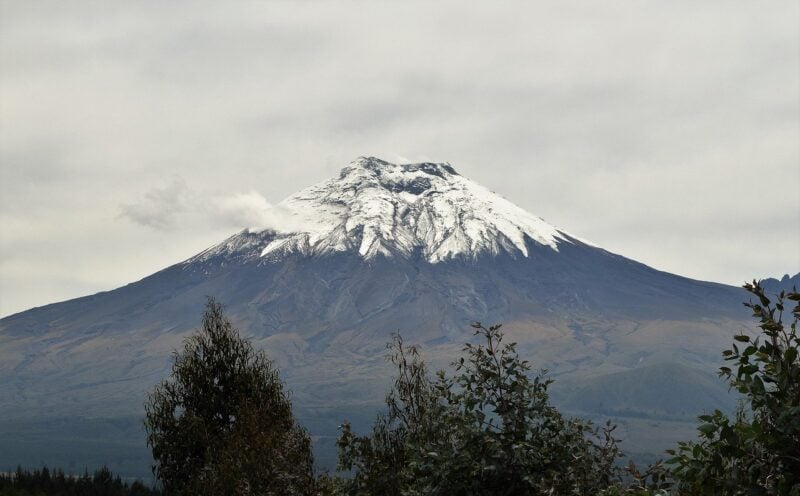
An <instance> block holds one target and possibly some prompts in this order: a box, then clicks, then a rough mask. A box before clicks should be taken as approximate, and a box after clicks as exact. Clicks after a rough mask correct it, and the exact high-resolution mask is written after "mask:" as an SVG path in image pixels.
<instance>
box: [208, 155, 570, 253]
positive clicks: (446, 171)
mask: <svg viewBox="0 0 800 496" xmlns="http://www.w3.org/2000/svg"><path fill="white" fill-rule="evenodd" d="M277 209H279V210H281V211H282V214H283V216H284V217H286V218H287V223H286V224H287V225H289V226H293V227H292V228H288V229H285V228H284V229H276V228H274V227H273V228H258V227H256V228H250V229H248V230H246V231H244V232H242V233H239V234H238V235H236V236H234V237H232V238H230V239H228V240H226V241H225V242H223V243H222V244H220V245H218V246H216V247H213V248H211V249H210V250H207V251H206V252H204V253H203V254H201V258H202V257H209V256H215V255H219V254H222V253H229V254H230V253H238V254H240V255H245V256H250V257H255V256H260V257H264V258H266V259H269V260H273V261H279V260H281V259H283V258H284V257H285V256H286V255H288V254H290V253H302V254H305V255H325V254H332V253H336V252H357V253H358V254H359V255H360V256H361V257H363V258H365V259H368V260H369V259H372V258H374V257H376V256H379V255H381V256H385V257H393V256H401V257H405V258H410V257H416V256H419V257H422V258H424V259H425V260H427V261H428V262H431V263H437V262H442V261H445V260H449V259H453V258H462V259H476V258H478V257H479V256H481V255H497V254H499V253H507V254H510V255H512V256H522V257H527V256H528V243H529V242H534V243H537V244H539V245H542V246H547V247H549V248H551V249H553V250H555V251H558V245H559V244H560V243H564V242H567V243H570V242H572V241H571V239H573V238H572V237H571V236H569V235H567V234H565V233H563V232H562V231H559V230H558V229H556V228H555V227H553V226H551V225H550V224H548V223H546V222H545V221H544V220H542V219H540V218H539V217H536V216H534V215H531V214H530V213H528V212H526V211H525V210H523V209H521V208H519V207H518V206H516V205H514V204H513V203H511V202H510V201H508V200H506V199H505V198H503V197H501V196H500V195H497V194H495V193H493V192H491V191H489V190H488V189H486V188H484V187H483V186H481V185H479V184H477V183H475V182H473V181H470V180H469V179H467V178H465V177H463V176H461V175H459V174H458V173H457V172H456V171H455V169H453V167H452V166H450V164H448V163H430V162H423V163H415V164H392V163H389V162H386V161H384V160H381V159H378V158H375V157H360V158H358V159H357V160H355V161H353V162H352V163H350V164H349V165H348V166H347V167H345V168H343V169H342V171H341V173H340V174H339V176H338V177H335V178H333V179H329V180H327V181H323V182H321V183H319V184H316V185H314V186H311V187H310V188H307V189H304V190H302V191H300V192H298V193H296V194H294V195H292V196H290V197H289V198H287V199H286V200H284V201H283V202H281V203H280V204H279V205H278V206H277Z"/></svg>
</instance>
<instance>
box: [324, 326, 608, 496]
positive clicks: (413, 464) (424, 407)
mask: <svg viewBox="0 0 800 496" xmlns="http://www.w3.org/2000/svg"><path fill="white" fill-rule="evenodd" d="M473 327H474V328H475V334H476V335H478V336H479V337H480V338H481V339H482V343H480V344H466V345H465V347H464V349H463V351H464V353H465V356H464V357H462V358H460V359H459V360H458V361H456V362H454V363H453V369H454V374H453V375H451V376H448V375H447V374H445V373H444V372H439V373H438V374H437V377H436V379H435V380H432V379H430V377H429V376H428V374H427V371H426V369H425V365H424V362H423V361H422V359H421V358H420V357H419V353H418V351H417V349H416V348H415V347H407V346H405V345H404V343H403V341H402V339H401V338H399V337H396V338H395V340H394V342H393V343H392V344H391V345H390V349H391V360H392V363H393V364H394V365H395V366H396V367H397V373H398V375H397V378H396V380H395V383H394V387H393V389H392V390H391V392H390V393H389V395H388V397H387V406H388V411H387V412H386V413H385V414H381V415H379V416H378V418H377V419H376V422H375V424H374V426H373V430H372V433H371V434H370V435H368V436H357V435H356V434H354V433H353V432H352V430H351V428H350V426H349V425H348V424H345V425H343V432H342V435H341V437H340V439H339V450H340V470H346V471H351V472H352V474H353V477H352V478H351V479H349V480H345V481H343V488H342V489H343V491H342V492H343V493H345V494H349V495H378V494H386V495H455V496H457V495H479V494H480V495H517V494H526V495H540V494H541V495H546V494H574V495H589V494H592V495H594V494H599V493H600V492H601V491H603V490H607V489H608V488H609V487H610V486H613V485H615V484H616V482H617V481H618V478H617V476H618V474H619V471H618V470H617V469H616V468H615V465H614V462H615V460H616V459H617V457H618V456H619V449H618V447H617V443H616V440H615V439H614V438H613V435H612V432H613V430H614V427H613V426H611V425H610V424H609V425H606V426H605V427H604V428H603V429H599V428H597V427H596V426H594V425H593V424H592V423H591V422H586V421H583V420H579V419H571V418H566V417H564V416H563V415H562V414H561V413H560V412H559V411H558V410H557V409H556V408H555V407H554V406H553V405H552V404H551V403H550V400H549V395H548V392H547V388H548V386H549V385H550V384H551V382H552V381H551V380H549V379H547V378H546V377H545V373H544V371H542V372H540V373H538V374H534V375H533V376H531V367H530V365H529V364H528V363H527V362H526V361H524V360H521V359H520V358H519V356H518V354H517V352H516V348H515V344H514V343H510V344H503V342H502V341H503V334H502V333H501V332H500V330H499V329H500V326H499V325H497V326H492V327H489V328H486V327H484V326H482V325H481V324H479V323H476V324H475V325H474V326H473Z"/></svg>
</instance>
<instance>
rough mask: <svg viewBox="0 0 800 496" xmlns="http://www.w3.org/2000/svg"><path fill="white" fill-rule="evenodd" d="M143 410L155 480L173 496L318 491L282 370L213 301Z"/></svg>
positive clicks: (307, 444) (305, 438) (308, 447)
mask: <svg viewBox="0 0 800 496" xmlns="http://www.w3.org/2000/svg"><path fill="white" fill-rule="evenodd" d="M145 410H146V420H145V427H146V430H147V443H148V445H149V446H150V447H151V448H152V452H153V458H154V459H155V461H156V464H155V466H154V474H155V475H156V478H157V479H158V480H159V481H160V482H161V484H162V485H163V488H164V493H165V494H166V495H167V496H172V495H184V494H185V495H204V494H207V495H219V494H230V495H240V494H241V495H245V494H259V495H262V494H263V495H269V494H275V495H291V494H298V495H299V494H303V495H306V494H311V492H312V490H313V484H314V478H313V466H312V465H313V458H312V454H311V443H310V438H309V436H308V434H307V432H306V431H305V430H304V429H303V428H301V427H300V426H298V424H297V422H296V421H295V418H294V416H293V414H292V405H291V401H290V399H289V395H288V393H287V391H286V390H285V388H284V385H283V383H282V382H281V380H280V377H279V374H278V370H277V369H276V368H275V366H274V365H273V363H272V362H271V361H270V360H269V359H268V358H267V357H266V355H265V354H264V353H263V352H259V351H255V350H254V349H253V347H252V345H251V344H250V343H249V342H248V341H247V340H245V339H243V338H242V337H241V336H240V335H239V332H238V331H237V330H236V329H235V328H234V327H233V326H232V325H231V323H230V321H229V320H228V319H227V318H226V317H225V316H224V314H223V309H222V306H221V305H220V304H219V303H217V302H216V301H214V300H213V299H209V301H208V304H207V306H206V310H205V314H204V315H203V323H202V327H201V329H200V330H199V331H197V332H196V333H195V334H193V335H191V336H190V337H188V338H187V339H186V340H185V342H184V347H183V350H182V351H181V352H175V354H174V363H173V365H172V375H171V376H170V377H169V378H167V379H166V380H165V381H163V382H162V383H161V384H160V385H159V386H157V387H156V388H155V389H154V391H153V392H152V393H151V394H150V396H149V398H148V400H147V402H146V405H145Z"/></svg>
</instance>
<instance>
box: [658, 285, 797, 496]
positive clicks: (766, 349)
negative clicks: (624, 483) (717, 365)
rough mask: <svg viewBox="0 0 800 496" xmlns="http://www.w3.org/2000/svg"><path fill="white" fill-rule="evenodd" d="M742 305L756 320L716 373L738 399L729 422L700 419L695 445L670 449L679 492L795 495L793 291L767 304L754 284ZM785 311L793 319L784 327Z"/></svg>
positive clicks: (723, 418)
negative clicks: (739, 403)
mask: <svg viewBox="0 0 800 496" xmlns="http://www.w3.org/2000/svg"><path fill="white" fill-rule="evenodd" d="M744 287H745V289H746V290H747V291H749V292H750V293H751V294H752V295H753V296H754V297H755V301H750V302H749V303H746V304H745V305H746V306H747V307H748V308H750V309H751V310H752V312H753V316H754V317H755V318H756V319H758V320H759V326H758V327H759V329H760V333H759V335H758V336H756V337H755V338H753V337H751V336H749V335H747V334H740V335H737V336H735V337H734V340H735V342H734V343H733V345H732V347H731V349H728V350H725V351H724V352H723V356H724V357H725V359H726V360H728V361H730V362H731V366H730V367H728V366H726V367H722V368H721V369H720V376H721V377H724V378H725V379H727V380H728V381H729V383H730V386H731V388H734V389H736V390H737V391H739V392H740V393H742V394H743V395H744V402H743V405H742V406H741V408H740V409H739V410H738V411H737V412H736V414H735V415H734V416H733V418H730V417H728V416H727V415H725V414H723V413H722V412H720V411H715V412H714V413H713V414H711V415H703V416H701V417H700V420H701V421H702V422H703V423H702V424H701V425H700V426H699V428H698V431H699V438H700V439H699V441H698V442H687V443H680V444H679V447H678V449H677V450H675V451H672V452H671V453H672V454H673V455H674V458H673V459H672V460H671V463H673V464H674V465H675V469H674V475H675V477H676V478H677V479H678V480H679V482H680V483H679V486H680V488H681V490H682V492H685V493H687V494H708V495H739V494H743V495H744V494H747V495H792V496H798V495H800V357H799V356H798V352H799V351H800V336H798V334H797V322H798V319H800V294H799V293H797V291H796V290H795V291H792V292H789V293H788V294H786V293H784V292H781V294H780V295H778V296H777V299H776V300H775V301H774V302H773V301H771V300H770V298H769V297H768V296H767V295H766V294H765V292H764V290H763V289H762V288H761V287H760V286H759V284H758V283H757V282H756V281H753V283H752V284H746V285H745V286H744ZM785 312H789V314H790V318H791V319H792V321H791V323H790V324H789V325H786V324H784V322H783V316H784V313H785Z"/></svg>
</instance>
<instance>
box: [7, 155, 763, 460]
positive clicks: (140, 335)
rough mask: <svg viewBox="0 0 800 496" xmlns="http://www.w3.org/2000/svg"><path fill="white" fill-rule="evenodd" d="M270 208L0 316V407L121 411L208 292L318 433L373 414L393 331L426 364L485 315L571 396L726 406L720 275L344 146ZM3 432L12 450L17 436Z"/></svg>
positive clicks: (67, 418)
mask: <svg viewBox="0 0 800 496" xmlns="http://www.w3.org/2000/svg"><path fill="white" fill-rule="evenodd" d="M277 208H278V209H280V210H281V212H282V213H283V214H285V215H283V216H284V217H286V219H287V221H286V222H285V226H283V225H282V226H253V227H250V228H248V229H245V230H244V231H242V232H240V233H238V234H235V235H234V236H232V237H230V238H228V239H227V240H225V241H223V242H221V243H220V244H218V245H216V246H213V247H211V248H209V249H207V250H205V251H203V252H202V253H200V254H198V255H196V256H194V257H191V258H189V259H188V260H186V261H184V262H181V263H178V264H176V265H173V266H171V267H168V268H166V269H164V270H162V271H160V272H157V273H155V274H153V275H151V276H149V277H146V278H144V279H142V280H141V281H138V282H135V283H132V284H129V285H127V286H124V287H121V288H118V289H115V290H113V291H108V292H104V293H98V294H96V295H92V296H87V297H83V298H77V299H74V300H69V301H66V302H62V303H56V304H52V305H47V306H44V307H40V308H34V309H31V310H28V311H25V312H21V313H18V314H16V315H12V316H9V317H6V318H4V319H2V320H0V358H2V360H0V418H4V419H7V420H8V421H10V422H11V421H13V422H17V423H16V424H13V425H27V426H28V427H27V428H28V429H29V430H31V429H33V430H34V431H36V432H39V433H46V432H47V429H48V428H50V427H47V426H50V425H52V422H50V420H53V419H61V420H60V421H61V422H66V423H67V424H68V425H73V424H74V423H75V422H78V423H80V422H84V423H85V422H89V423H90V424H91V422H93V421H94V420H97V419H105V420H103V421H114V419H134V420H135V421H136V422H140V417H139V416H140V415H141V412H142V403H143V400H144V397H145V395H146V392H147V391H149V390H150V389H151V388H152V387H153V385H154V384H156V383H157V382H158V381H159V380H160V379H161V378H163V377H165V376H166V375H167V374H168V373H169V366H170V353H171V352H172V351H173V350H174V349H176V348H178V347H179V346H180V343H181V340H182V338H183V337H185V336H186V335H187V333H189V332H191V331H192V330H193V329H195V328H197V326H198V325H199V318H200V316H201V314H202V310H203V306H204V304H205V300H206V296H208V295H211V296H215V297H216V298H217V299H218V300H220V301H221V302H223V303H224V304H225V305H226V307H227V313H228V314H229V316H230V317H231V318H232V320H233V321H234V323H235V324H236V325H237V326H238V327H239V328H240V329H242V331H243V334H244V335H245V336H247V337H248V338H250V339H252V341H253V342H254V344H255V345H256V346H257V347H260V348H263V349H264V350H266V352H267V354H268V355H270V356H271V357H272V358H274V359H275V360H276V361H277V362H278V364H279V365H280V367H281V373H282V376H283V377H284V378H285V380H286V381H287V383H288V385H289V387H290V388H291V389H292V391H293V393H294V402H295V405H296V406H297V407H298V411H299V412H300V418H301V420H304V419H305V420H306V421H307V422H309V425H310V428H311V430H312V433H313V434H315V435H317V436H318V439H321V440H322V441H320V443H321V444H322V445H324V444H325V442H326V441H325V440H326V439H330V436H335V434H336V431H335V426H336V425H338V423H339V422H340V421H341V420H342V418H343V417H344V416H348V417H349V418H351V419H352V418H354V417H356V418H364V419H370V418H371V416H372V415H373V413H374V411H375V408H376V405H378V404H379V403H380V402H381V400H382V398H383V395H384V394H385V391H386V385H387V381H388V378H389V377H390V375H391V373H392V369H391V367H389V366H387V364H386V363H385V362H384V358H383V355H384V346H385V343H386V342H387V341H388V340H389V337H390V334H391V333H392V332H397V331H400V332H401V333H403V335H404V336H406V339H407V340H408V341H411V342H416V343H419V344H421V345H422V349H423V353H424V354H425V356H426V358H427V359H428V360H429V361H430V362H431V363H432V366H433V367H434V368H435V367H442V366H446V365H447V363H448V361H449V360H450V359H451V357H453V356H456V354H457V353H458V350H459V349H460V347H461V346H462V344H463V343H464V342H465V341H468V340H469V339H471V332H470V331H471V329H470V327H469V324H470V322H471V321H481V322H484V323H496V322H502V323H504V324H505V327H504V328H505V329H506V330H507V336H508V339H511V340H515V341H518V342H519V350H520V352H521V354H522V355H523V356H524V357H525V358H527V359H528V360H530V361H531V362H532V363H533V364H534V366H535V367H547V368H549V369H550V370H551V374H552V376H553V377H555V378H556V379H557V383H556V384H557V387H556V388H555V389H554V393H555V394H556V396H557V397H558V398H561V401H563V403H564V404H567V405H569V406H570V408H573V409H574V410H586V411H589V413H592V414H598V415H599V414H604V413H611V414H615V415H623V414H630V415H632V416H633V417H635V416H640V417H641V416H649V417H652V418H669V419H673V420H674V419H675V418H677V417H680V416H681V415H684V416H687V418H688V419H689V420H690V421H692V417H693V416H694V415H695V414H696V413H697V412H699V411H701V410H703V409H705V408H715V407H724V406H725V405H724V404H721V402H722V403H724V402H725V401H726V400H725V399H724V398H725V395H724V394H722V393H720V391H719V390H721V389H724V386H723V385H722V384H721V383H719V384H717V383H716V382H714V381H715V380H716V379H714V378H713V376H714V374H713V370H714V369H715V367H716V366H717V364H718V361H719V350H721V349H722V348H723V347H724V346H725V345H726V344H727V342H728V340H729V337H730V335H731V334H732V333H734V332H736V331H738V330H740V329H741V324H740V322H741V321H742V320H743V319H745V318H746V317H747V315H746V314H745V313H744V312H743V311H742V310H741V305H740V303H741V301H742V300H743V299H744V298H745V296H744V293H743V291H741V290H740V289H738V288H734V287H730V286H725V285H721V284H715V283H709V282H700V281H695V280H691V279H687V278H684V277H680V276H677V275H672V274H669V273H665V272H661V271H658V270H655V269H652V268H650V267H647V266H645V265H643V264H640V263H638V262H635V261H632V260H629V259H627V258H624V257H622V256H619V255H615V254H612V253H609V252H607V251H605V250H603V249H602V248H599V247H597V246H594V245H591V244H589V243H587V242H585V241H582V240H580V239H579V238H578V237H576V236H572V235H570V234H568V233H567V232H565V231H563V230H561V229H557V228H555V227H553V226H552V225H550V224H548V223H546V222H545V221H543V220H542V219H540V218H538V217H536V216H535V215H532V214H530V213H528V212H526V211H524V210H522V209H521V208H519V207H517V206H515V205H514V204H513V203H511V202H510V201H508V200H506V199H504V198H502V197H501V196H499V195H497V194H494V193H492V192H491V191H489V190H487V189H486V188H484V187H482V186H480V185H478V184H476V183H474V182H472V181H470V180H469V179H467V178H465V177H463V176H461V175H459V174H458V173H457V172H456V170H455V169H454V168H453V167H452V166H450V165H449V164H446V163H419V164H400V165H396V164H391V163H388V162H385V161H383V160H380V159H377V158H359V159H357V160H356V161H354V162H352V163H351V164H349V165H348V166H346V167H344V168H343V169H342V171H341V173H340V174H339V175H338V176H337V177H334V178H332V179H329V180H327V181H323V182H322V183H319V184H317V185H315V186H312V187H310V188H307V189H305V190H303V191H300V192H298V193H296V194H294V195H292V196H290V197H289V198H287V199H286V200H284V201H283V202H281V203H280V204H279V205H278V206H277ZM120 263H124V261H122V260H121V261H120ZM648 371H650V372H648ZM698 373H700V374H705V376H708V377H710V379H709V380H708V381H705V382H704V381H700V380H697V379H696V376H697V374H698ZM611 374H613V376H612V375H611ZM626 374H627V375H626ZM606 376H608V377H613V378H614V385H615V386H616V385H619V384H620V383H621V382H620V381H623V379H625V378H626V377H628V378H634V377H637V378H641V380H642V381H645V382H646V381H650V382H649V383H647V384H645V385H644V386H641V387H637V389H636V390H635V391H642V393H641V394H640V395H638V396H637V394H636V393H635V391H634V392H632V393H631V394H630V397H629V398H626V400H625V402H621V400H618V401H617V405H623V406H624V411H616V410H614V409H610V410H609V408H608V406H607V405H603V402H602V401H600V400H598V399H597V398H598V395H596V394H594V395H588V394H587V390H586V388H587V387H591V388H593V389H592V390H598V389H599V388H602V387H604V386H603V384H604V383H603V380H602V378H603V377H606ZM590 378H591V381H590V380H589V379H590ZM676 378H677V379H676ZM681 378H686V380H681ZM623 382H624V381H623ZM640 382H641V381H640ZM665 384H672V386H671V387H665ZM675 384H678V385H680V388H678V389H676V387H677V386H674V385H675ZM717 386H719V387H717ZM559 388H560V389H559ZM659 388H660V389H659ZM659 390H660V391H664V393H663V394H660V395H659V394H653V391H659ZM615 391H616V390H615ZM631 391H633V390H631ZM573 392H574V394H573ZM620 394H621V393H619V392H618V391H617V392H615V395H616V396H615V397H617V398H618V397H619V396H620ZM589 396H591V399H592V402H591V403H586V402H582V400H581V398H583V397H589ZM667 396H669V397H667ZM656 400H657V401H656ZM690 403H691V404H690ZM664 405H668V406H669V408H667V407H666V406H664ZM626 412H627V413H626ZM681 412H684V413H681ZM31 419H39V420H37V422H38V421H41V422H40V423H39V424H30V422H32V421H33V420H31ZM87 419H88V420H87ZM92 419H94V420H92ZM108 419H111V420H108ZM26 422H28V423H27V424H26ZM70 422H72V423H73V424H70ZM120 422H122V421H121V420H120ZM80 425H84V424H80ZM137 425H138V424H137ZM36 426H39V427H36ZM42 435H43V436H44V435H46V434H42ZM0 436H2V432H0ZM8 436H10V437H8ZM8 436H7V437H8V439H10V440H11V441H12V443H11V444H7V445H10V446H18V447H20V448H18V451H17V452H14V451H13V450H12V452H10V453H9V454H8V455H7V456H8V457H9V458H10V457H13V456H17V458H16V459H14V460H15V461H14V462H13V463H17V462H18V461H20V459H19V456H22V455H20V453H21V452H20V451H19V450H24V449H25V444H24V442H22V441H20V438H19V436H17V437H14V434H13V433H11V434H9V435H8ZM1 440H2V439H0V441H1ZM112 441H113V440H112ZM95 442H96V443H100V444H98V445H97V446H96V448H97V449H101V451H102V449H106V448H103V447H102V446H105V445H102V443H103V442H106V441H105V440H104V439H98V440H96V441H95ZM101 445H102V446H101ZM92 446H95V445H92ZM36 449H37V454H38V453H40V452H41V453H43V454H39V455H37V456H39V458H38V460H47V459H48V457H47V453H48V450H50V451H49V453H50V454H51V455H52V456H56V455H55V454H54V453H55V451H54V450H57V448H55V447H52V446H50V447H49V446H48V444H47V443H45V444H43V445H42V446H38V447H37V448H36ZM109 449H111V448H109ZM120 449H122V448H120ZM112 451H113V449H112ZM123 451H124V450H123ZM65 456H67V455H65ZM53 460H54V462H53V463H56V462H57V461H58V460H57V459H55V458H54V459H53ZM0 462H2V460H0ZM37 463H38V461H37ZM57 464H58V463H57ZM60 464H61V465H63V463H60ZM81 466H82V465H81ZM145 466H146V465H145Z"/></svg>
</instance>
